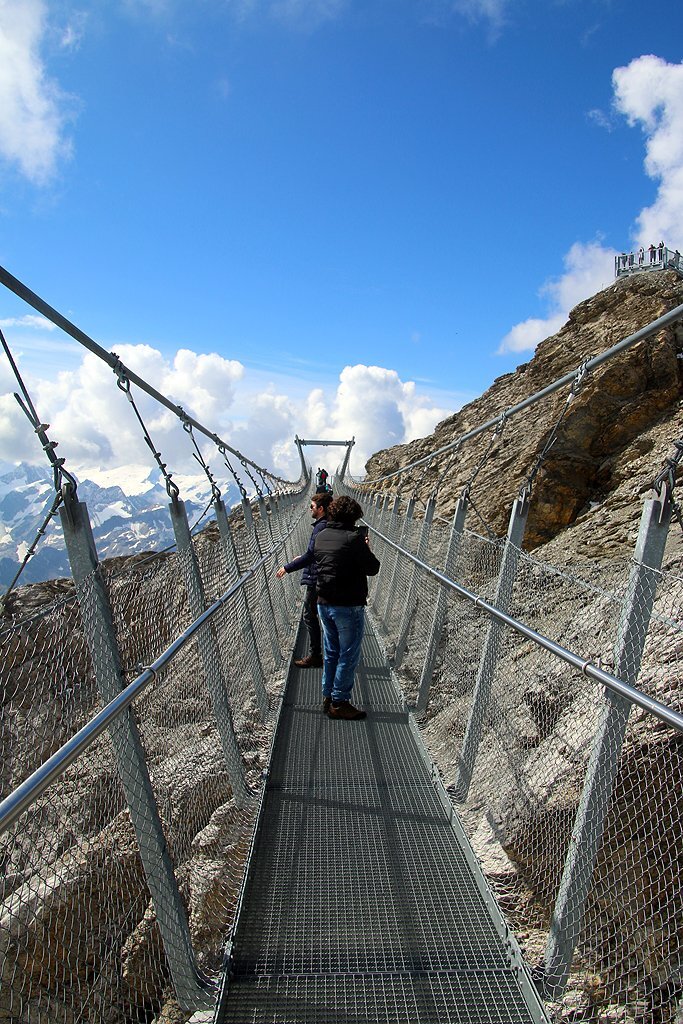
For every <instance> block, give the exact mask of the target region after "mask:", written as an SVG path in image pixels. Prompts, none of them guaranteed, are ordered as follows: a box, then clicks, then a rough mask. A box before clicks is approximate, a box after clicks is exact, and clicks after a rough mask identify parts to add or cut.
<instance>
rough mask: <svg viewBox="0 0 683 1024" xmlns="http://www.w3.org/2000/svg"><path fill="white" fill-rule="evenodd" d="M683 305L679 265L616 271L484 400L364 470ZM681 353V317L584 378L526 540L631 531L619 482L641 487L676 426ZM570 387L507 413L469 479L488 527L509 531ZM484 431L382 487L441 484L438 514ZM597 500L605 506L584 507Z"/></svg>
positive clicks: (596, 542)
mask: <svg viewBox="0 0 683 1024" xmlns="http://www.w3.org/2000/svg"><path fill="white" fill-rule="evenodd" d="M681 303H683V280H682V279H681V278H680V277H679V276H678V275H677V274H676V273H675V272H674V271H665V272H662V273H659V274H654V273H653V274H641V275H634V276H633V277H631V278H628V279H623V278H622V279H621V280H619V281H617V282H615V284H613V285H612V286H611V287H609V288H606V289H605V290H604V291H602V292H599V293H598V294H597V295H595V296H593V298H591V299H588V300H587V301H586V302H582V303H581V304H580V305H578V306H577V307H576V308H575V309H574V310H572V312H571V313H570V315H569V319H568V321H567V323H566V324H565V325H564V327H563V328H562V329H561V330H560V331H559V332H558V333H557V334H555V335H553V336H552V337H550V338H548V339H546V340H545V341H543V342H542V343H541V344H540V345H539V346H538V349H537V351H536V354H535V355H534V358H533V359H532V360H531V361H530V362H529V363H526V364H524V365H522V366H519V367H518V368H517V370H516V371H515V372H514V373H511V374H506V375H505V376H503V377H499V378H498V379H497V380H496V381H494V383H493V384H492V385H491V387H490V388H489V389H488V390H487V391H486V392H485V393H484V394H483V395H482V396H481V397H480V398H477V399H475V401H473V402H471V403H470V404H469V405H466V406H465V407H464V408H463V409H461V410H460V411H459V412H457V413H456V414H455V415H454V416H451V417H450V418H449V419H446V420H444V421H443V422H442V423H440V424H439V425H438V427H437V428H436V430H435V432H434V434H432V435H431V436H429V437H426V438H422V439H420V440H417V441H413V442H411V443H410V444H407V445H399V446H397V447H395V448H390V449H388V450H387V451H382V452H378V453H377V454H376V455H373V457H372V458H371V459H370V460H369V462H368V463H367V467H366V470H367V478H368V480H375V479H379V478H381V477H382V476H384V475H386V474H388V473H392V472H393V471H395V470H396V469H398V468H399V467H401V466H404V465H407V464H409V463H411V462H413V461H414V460H416V459H419V458H422V457H423V456H426V455H429V453H431V452H433V451H435V450H438V449H439V448H441V447H443V446H445V445H447V444H449V443H451V442H452V441H454V440H455V439H456V438H458V437H460V436H462V435H464V434H466V433H467V432H468V431H470V430H472V429H474V428H475V427H477V426H478V425H479V424H482V423H486V422H488V421H489V420H491V419H494V418H497V417H498V416H500V415H501V414H502V413H503V412H504V411H505V410H507V409H510V408H511V407H513V406H515V405H516V404H518V403H520V402H522V401H523V400H524V399H525V398H527V397H528V396H529V395H531V394H534V393H536V392H538V391H541V390H542V389H543V388H545V387H546V386H548V385H549V384H551V383H552V382H553V381H555V380H557V379H558V378H560V377H562V376H563V375H564V374H566V373H568V372H570V371H571V370H574V369H576V368H577V367H578V366H579V365H580V364H581V363H582V362H584V361H585V360H587V359H589V358H591V357H592V356H595V355H598V354H599V353H600V352H603V351H604V350H605V349H607V348H609V347H610V346H611V345H614V344H616V343H617V342H618V341H620V340H621V339H622V338H625V337H628V336H629V335H631V334H633V333H635V332H636V331H638V330H640V329H641V328H642V327H644V326H646V325H647V324H648V323H651V322H652V321H653V320H655V319H657V318H658V317H659V316H662V315H663V314H664V313H667V312H668V311H669V310H671V309H672V308H674V307H675V306H677V305H680V304H681ZM682 350H683V326H682V325H681V324H680V323H678V324H677V325H675V326H674V327H669V328H666V329H664V330H662V331H660V332H659V333H658V334H657V335H656V336H655V337H653V338H652V339H650V340H648V341H644V342H642V343H639V344H638V345H636V346H634V347H633V348H632V349H630V350H629V351H628V352H626V353H623V354H621V355H620V356H618V357H617V358H614V359H612V360H609V361H608V362H606V363H603V364H602V365H601V366H599V367H597V368H596V369H595V370H593V372H592V373H590V374H589V375H587V376H586V378H585V379H584V382H583V385H582V387H581V389H580V391H579V393H578V395H577V396H576V397H574V398H573V399H572V401H571V403H570V404H569V407H568V409H567V410H566V412H565V415H564V417H563V418H562V422H561V423H560V426H559V428H558V431H557V434H556V437H555V442H554V444H553V446H552V448H551V450H550V451H549V452H548V454H547V456H546V458H545V460H544V462H543V465H542V468H541V469H540V471H539V473H538V475H537V477H536V479H535V482H534V486H533V491H532V500H531V508H530V513H529V522H528V526H527V533H526V542H525V546H526V547H528V548H529V549H533V548H536V547H538V546H539V545H541V544H546V543H547V542H548V541H550V540H552V539H553V538H554V537H557V536H558V535H560V534H562V533H563V531H565V530H566V529H567V527H571V526H574V525H575V524H579V523H580V522H582V521H583V522H585V520H586V516H590V538H588V537H586V536H585V535H584V534H583V532H582V531H580V530H579V531H577V532H576V533H573V534H572V542H571V543H572V544H577V545H579V546H582V545H583V546H585V545H587V544H588V543H590V546H592V548H593V551H594V552H597V551H600V550H606V551H610V550H614V546H615V543H618V541H619V538H620V537H621V538H623V539H624V540H626V539H627V537H626V535H627V533H628V531H627V530H626V531H625V530H624V526H625V523H624V518H623V515H622V513H623V511H624V510H623V508H622V505H623V490H624V488H625V489H626V490H627V491H629V492H631V493H633V492H635V493H638V492H641V491H643V490H645V489H646V488H647V486H648V484H649V483H650V481H651V480H652V478H653V476H654V474H655V472H656V470H657V469H658V468H659V467H660V466H661V458H663V457H664V456H665V454H666V452H667V451H669V450H671V447H672V444H673V441H674V440H675V439H676V438H677V437H678V436H679V433H680V430H679V423H678V407H679V401H680V399H681V394H682V376H681V352H682ZM568 390H569V389H568V388H567V389H565V390H563V391H560V392H556V393H555V394H553V395H551V396H549V397H548V398H546V399H544V400H543V401H541V402H540V403H538V404H537V405H535V406H533V407H531V408H530V409H528V410H525V411H522V412H520V413H519V414H517V415H515V416H513V417H511V418H510V420H509V421H508V422H507V423H506V424H505V426H504V428H503V430H502V433H501V434H500V436H499V437H498V438H497V439H496V440H495V442H494V444H493V447H492V449H491V451H490V454H489V457H488V459H487V461H486V463H485V465H484V466H483V468H482V469H481V471H480V473H479V474H478V476H477V478H476V480H475V482H474V485H473V488H472V496H473V499H474V501H475V503H476V506H477V509H478V510H479V512H480V513H481V515H482V516H483V518H484V519H485V521H486V523H487V524H488V525H489V527H490V528H491V529H492V530H493V531H494V532H495V533H497V534H502V533H504V532H505V529H506V524H507V520H508V516H509V510H510V507H511V504H512V501H513V499H514V497H515V496H516V494H517V492H518V490H519V488H520V485H521V484H522V483H523V482H524V480H525V477H526V475H527V474H528V473H529V471H530V470H531V468H532V466H533V465H534V463H535V460H536V458H537V456H538V455H539V453H540V452H542V451H543V449H544V446H545V443H546V441H547V440H548V438H549V436H550V433H551V431H552V429H553V427H554V425H555V424H556V423H557V422H558V420H559V418H560V415H561V413H562V410H563V407H564V406H565V403H566V400H567V394H568ZM491 433H492V432H491ZM490 440H491V434H487V435H480V436H479V437H478V438H476V439H474V440H473V441H471V442H466V443H465V444H463V446H462V447H461V449H460V450H459V451H458V452H457V454H455V455H452V454H451V453H446V454H444V455H442V456H440V457H438V458H436V459H434V461H433V463H432V464H431V465H430V466H429V467H428V468H427V469H426V470H425V467H424V466H421V467H417V468H416V469H415V470H413V471H412V472H411V473H410V474H408V479H407V480H406V476H405V475H404V476H401V477H396V478H393V479H390V480H388V481H386V482H384V483H381V484H378V487H379V488H382V489H387V490H391V491H395V490H396V489H397V488H398V487H400V488H401V489H402V490H403V491H405V492H406V493H410V492H411V491H412V490H413V488H414V485H415V484H417V491H418V493H419V494H420V495H421V496H422V497H423V498H426V497H427V496H428V495H429V494H430V493H431V492H432V490H433V489H434V488H435V487H436V485H437V484H438V485H439V486H438V500H439V514H440V515H442V516H444V517H448V516H449V514H451V513H452V511H453V508H454V506H455V501H456V499H457V497H458V496H459V494H460V493H461V492H462V489H463V488H464V486H465V485H466V484H467V482H468V481H469V480H470V478H471V476H472V474H473V473H474V471H475V468H476V466H477V465H478V463H479V461H480V459H481V457H482V455H483V454H484V452H485V451H486V449H487V448H488V446H489V443H490ZM658 460H659V462H658ZM630 504H631V505H634V503H633V502H631V503H630ZM598 508H599V509H601V510H602V512H601V514H600V515H595V514H593V515H591V510H595V509H598Z"/></svg>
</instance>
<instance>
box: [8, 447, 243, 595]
mask: <svg viewBox="0 0 683 1024" xmlns="http://www.w3.org/2000/svg"><path fill="white" fill-rule="evenodd" d="M145 474H146V475H145ZM97 475H98V478H99V482H95V481H94V480H82V481H79V482H78V492H77V493H78V498H79V499H80V501H84V502H86V504H87V506H88V512H89V514H90V521H91V523H92V528H93V535H94V538H95V544H96V546H97V551H98V554H99V557H100V558H101V559H102V558H111V557H112V556H115V555H133V554H139V553H140V552H143V551H160V550H162V549H163V548H165V547H168V546H170V545H172V544H173V543H174V537H173V528H172V526H171V520H170V516H169V512H168V504H169V498H168V494H167V493H166V486H165V483H164V481H163V480H161V482H160V478H159V479H158V478H157V477H158V473H157V472H156V471H155V470H149V471H147V470H146V469H145V470H140V468H139V467H129V468H128V469H126V468H124V469H123V470H117V472H116V478H117V479H118V480H120V481H125V482H124V484H123V486H121V484H119V483H113V482H112V474H107V473H100V474H97ZM173 480H174V482H175V483H176V484H177V485H178V488H179V490H180V497H181V499H182V500H183V501H184V502H185V506H186V509H187V516H188V519H189V522H190V526H192V524H193V523H195V522H196V520H197V519H198V518H199V517H200V516H201V514H202V513H203V512H204V509H205V508H206V506H207V504H208V502H209V500H210V498H211V489H210V486H209V484H208V482H207V479H206V477H205V476H201V477H200V476H194V477H189V476H186V477H183V476H176V475H175V474H174V476H173ZM124 487H125V490H124V489H123V488H124ZM126 491H128V492H129V493H126ZM222 496H223V499H224V501H225V503H226V505H228V507H229V506H230V505H231V504H233V503H234V502H236V501H238V500H239V497H240V495H239V492H238V491H237V488H236V487H235V486H234V485H232V486H230V487H229V488H227V489H225V490H223V494H222ZM53 499H54V484H53V480H52V475H51V473H50V470H49V468H47V467H46V468H45V469H42V468H41V469H38V468H36V467H35V466H30V465H27V464H26V463H19V464H18V465H15V466H8V465H7V464H4V465H2V464H0V587H3V586H4V587H7V586H8V584H9V583H10V581H11V580H12V579H13V578H14V575H15V573H16V571H17V569H18V568H19V566H20V564H21V562H22V560H23V558H24V556H25V554H26V551H27V550H28V548H29V547H30V545H31V544H32V542H33V540H34V538H35V536H36V534H37V532H38V529H39V527H40V526H41V525H42V523H43V521H44V520H45V517H46V516H47V514H48V512H49V510H50V507H51V505H52V502H53ZM70 575H71V571H70V569H69V562H68V558H67V554H66V547H65V545H64V539H63V536H62V529H61V525H60V521H59V515H57V516H55V517H54V518H53V519H52V520H51V522H50V525H49V526H48V528H47V530H46V532H45V535H44V537H42V539H41V540H40V541H39V543H38V546H37V548H36V551H35V552H34V554H33V555H32V557H31V558H30V559H29V561H28V563H27V565H26V567H25V569H24V571H23V573H22V574H21V577H20V580H19V585H21V584H24V583H37V582H39V581H41V580H46V579H53V578H55V577H57V576H70Z"/></svg>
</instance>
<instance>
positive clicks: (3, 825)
mask: <svg viewBox="0 0 683 1024" xmlns="http://www.w3.org/2000/svg"><path fill="white" fill-rule="evenodd" d="M304 515H305V512H304V513H302V515H301V516H299V518H298V519H297V520H296V522H295V523H294V524H293V525H292V527H291V528H290V530H289V533H288V534H287V536H286V537H284V538H283V539H282V540H281V541H280V542H279V543H278V544H276V545H275V546H274V547H273V548H271V549H270V550H269V551H268V552H267V553H266V554H265V555H262V556H261V558H259V559H258V561H256V562H254V564H253V565H252V566H251V567H250V568H249V569H247V571H246V572H245V573H243V575H242V576H240V578H239V579H238V580H236V581H235V582H234V583H233V584H232V586H231V587H229V588H228V589H227V590H226V591H225V593H224V594H222V595H221V596H220V597H219V598H217V599H216V600H215V601H214V603H213V604H212V605H211V606H210V607H209V608H207V609H206V611H205V612H202V614H201V615H200V616H199V617H198V618H196V619H195V620H194V622H192V623H190V625H189V626H188V627H187V629H186V630H184V631H183V632H182V633H180V634H179V636H177V637H176V639H175V640H174V641H173V643H172V644H169V646H168V647H167V648H166V650H165V651H163V652H162V653H161V654H160V655H159V657H158V658H157V659H156V660H155V661H153V662H152V664H151V665H148V666H147V667H146V668H145V670H144V672H142V673H141V674H140V675H139V676H138V677H137V678H136V679H134V680H133V682H132V683H129V684H128V686H126V687H125V688H124V689H123V690H121V693H119V694H118V695H117V696H116V697H114V699H113V700H111V701H109V703H108V704H106V705H105V706H104V707H103V708H102V709H101V710H100V711H98V713H97V714H96V715H95V716H94V718H91V720H90V721H89V722H88V723H87V724H86V725H84V726H83V728H82V729H79V730H78V732H77V733H75V734H74V735H73V736H72V737H71V739H70V740H67V742H66V743H64V744H63V745H62V746H61V747H60V748H59V750H56V751H55V752H54V754H52V755H51V757H49V758H48V759H47V761H45V763H44V764H42V765H41V766H40V768H37V769H36V770H35V771H34V772H33V774H32V775H29V777H28V778H27V779H26V780H25V781H24V782H22V783H21V784H20V785H19V786H17V788H16V789H15V790H14V792H12V793H10V795H9V796H8V797H5V799H4V800H3V801H2V803H0V835H2V834H3V832H6V831H7V829H8V828H10V827H11V826H12V825H13V824H14V822H15V821H16V820H17V819H18V818H19V817H20V816H21V815H22V814H23V812H24V811H25V810H26V809H27V808H28V807H30V806H31V804H32V803H34V801H35V800H36V799H37V798H38V797H39V796H40V795H41V794H42V793H44V792H45V790H46V789H47V788H48V786H50V785H51V783H53V782H54V781H55V780H56V779H58V778H59V777H60V776H61V775H63V774H64V772H65V771H66V769H67V768H68V767H69V765H70V764H72V763H73V762H74V761H75V760H76V758H78V757H79V756H80V754H82V753H83V751H84V750H86V749H87V747H89V746H90V744H91V743H93V742H94V741H95V740H96V739H97V737H98V736H99V735H100V734H101V733H103V732H104V731H105V729H107V728H108V726H109V725H111V723H112V722H113V721H114V719H115V718H117V717H118V716H119V715H120V714H122V713H123V712H124V711H126V710H127V708H129V707H130V705H131V704H132V703H133V701H134V700H135V698H136V697H137V696H138V695H139V694H140V693H142V691H143V690H145V689H146V687H147V686H148V684H149V683H150V682H151V681H152V680H153V679H154V677H155V676H156V675H157V674H158V673H159V672H161V670H162V669H164V668H165V667H166V666H167V665H168V663H169V662H170V661H171V660H172V659H173V658H174V657H175V656H176V654H177V653H178V651H179V650H180V649H181V648H182V647H184V646H185V644H186V643H187V641H188V640H190V639H191V638H192V637H193V636H194V635H195V633H196V632H197V631H198V630H199V629H201V627H202V626H203V625H204V624H205V623H206V622H207V621H208V620H209V619H211V618H212V617H213V616H214V615H215V614H216V612H218V611H220V609H221V608H222V607H223V605H225V604H227V602H228V601H229V600H230V598H231V597H233V596H234V595H235V594H236V593H237V592H238V590H239V589H240V588H241V587H243V586H244V584H245V583H246V582H247V580H249V579H251V577H252V576H255V575H256V573H257V572H258V570H259V569H260V568H261V567H262V566H263V565H264V563H265V562H267V561H268V559H269V558H270V557H271V556H272V555H273V554H274V553H275V552H276V551H279V549H280V548H281V547H282V546H283V545H284V544H285V542H286V541H287V539H288V538H289V536H290V535H291V534H292V533H293V532H294V530H295V529H296V527H297V525H298V523H299V521H300V520H301V519H302V518H303V516H304Z"/></svg>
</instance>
